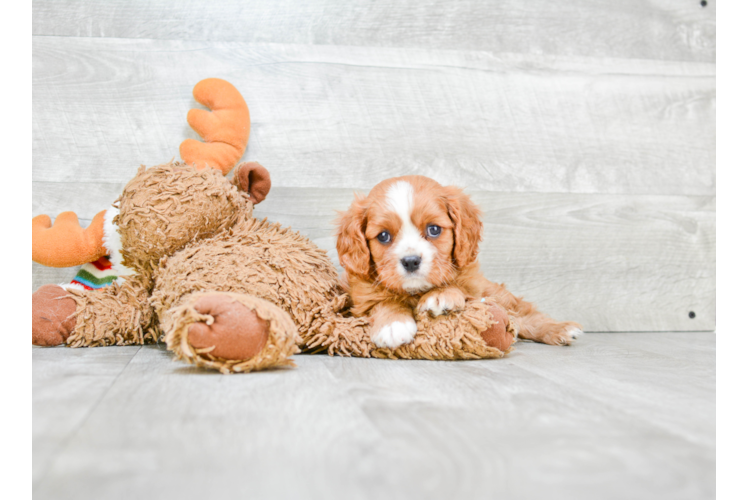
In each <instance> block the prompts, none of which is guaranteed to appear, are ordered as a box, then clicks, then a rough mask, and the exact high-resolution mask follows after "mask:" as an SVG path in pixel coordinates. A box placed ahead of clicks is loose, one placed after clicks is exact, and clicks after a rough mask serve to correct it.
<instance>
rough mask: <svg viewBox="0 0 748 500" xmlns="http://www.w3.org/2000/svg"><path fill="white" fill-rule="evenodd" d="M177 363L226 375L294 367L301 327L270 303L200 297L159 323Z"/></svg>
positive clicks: (225, 296)
mask: <svg viewBox="0 0 748 500" xmlns="http://www.w3.org/2000/svg"><path fill="white" fill-rule="evenodd" d="M160 320H161V325H162V327H163V329H164V332H165V339H166V344H167V347H168V348H169V349H170V350H172V351H174V353H175V354H176V355H177V357H178V358H180V359H184V360H186V361H187V362H189V363H195V364H196V365H198V366H204V367H207V368H213V369H216V370H219V371H221V372H222V373H236V372H248V371H255V370H263V369H267V368H272V367H277V366H284V365H291V366H293V362H292V361H291V360H290V359H288V358H289V357H290V356H291V355H292V354H295V353H297V352H298V351H299V349H298V347H297V344H298V343H299V342H300V340H301V339H300V338H299V336H298V332H297V328H296V325H295V324H294V323H293V321H292V320H291V317H290V316H289V315H288V313H286V312H285V311H283V310H282V309H280V308H279V307H278V306H276V305H274V304H271V303H270V302H268V301H266V300H263V299H259V298H257V297H252V296H249V295H245V294H239V293H230V292H198V293H193V294H190V295H188V296H186V297H185V298H183V299H182V300H181V301H180V304H179V305H178V306H176V307H173V308H171V309H169V310H168V311H165V312H164V313H163V316H162V317H161V318H160Z"/></svg>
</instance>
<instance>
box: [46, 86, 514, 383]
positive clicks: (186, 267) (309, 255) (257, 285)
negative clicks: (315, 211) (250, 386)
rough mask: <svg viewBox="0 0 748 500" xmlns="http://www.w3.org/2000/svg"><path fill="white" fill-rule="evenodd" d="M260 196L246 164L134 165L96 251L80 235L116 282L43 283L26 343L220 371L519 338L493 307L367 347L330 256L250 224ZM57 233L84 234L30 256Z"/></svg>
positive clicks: (425, 320)
mask: <svg viewBox="0 0 748 500" xmlns="http://www.w3.org/2000/svg"><path fill="white" fill-rule="evenodd" d="M224 83H225V82H224ZM269 189H270V179H269V174H268V173H267V171H266V170H265V169H264V168H263V167H261V166H260V165H258V164H256V163H245V164H242V165H240V166H239V167H237V168H236V169H235V174H234V178H233V181H232V182H230V181H229V180H227V179H226V178H225V177H224V176H223V175H222V173H221V171H219V170H217V169H211V168H208V169H203V170H197V169H196V168H194V167H193V166H188V165H186V164H184V163H181V162H175V163H170V164H165V165H159V166H157V167H152V168H149V169H146V168H141V169H140V170H139V171H138V174H137V175H136V176H135V178H133V179H132V180H131V181H130V182H129V183H128V184H127V186H126V187H125V189H124V191H123V193H122V195H121V196H120V198H119V199H118V200H117V201H116V202H115V204H114V205H113V207H112V208H110V209H109V210H107V211H106V213H104V214H103V215H102V216H101V219H102V220H103V224H102V226H103V227H102V230H101V231H98V230H95V228H94V229H91V228H89V229H91V230H90V231H89V230H86V231H87V232H89V233H93V234H103V236H100V238H101V240H102V242H101V243H103V244H101V245H100V246H101V248H100V249H99V248H96V247H95V245H92V244H90V241H88V240H93V239H95V238H88V240H86V238H81V240H82V241H84V242H88V243H87V244H86V245H83V246H84V247H85V252H84V255H85V256H86V258H88V257H89V256H91V257H96V258H99V257H100V256H101V255H109V257H110V259H111V261H112V263H113V265H114V268H115V269H117V270H118V271H119V273H120V275H121V278H120V279H119V280H118V283H115V284H113V285H112V286H110V287H107V288H104V289H101V290H89V291H87V290H79V289H68V290H64V289H63V288H60V287H55V286H52V285H46V286H44V287H42V288H41V289H40V290H39V291H37V293H36V294H34V297H33V301H34V304H33V309H34V311H33V322H34V326H33V336H34V338H33V342H34V344H37V345H57V344H61V343H66V344H67V345H70V346H72V347H83V346H104V345H115V344H116V345H127V344H143V343H147V342H155V341H159V340H160V339H164V340H165V341H166V343H167V346H168V347H169V349H170V350H172V351H174V352H175V353H176V355H177V357H179V358H182V359H185V360H187V361H189V362H192V363H196V364H198V365H201V366H205V367H210V368H214V369H218V370H220V371H222V372H225V373H229V372H241V371H252V370H258V369H263V368H269V367H274V366H282V365H286V364H291V361H290V360H289V359H288V358H289V356H290V355H292V354H294V353H296V352H298V351H299V347H301V348H302V349H303V350H305V351H310V352H327V353H329V354H340V355H347V356H351V355H352V356H366V357H368V356H374V357H392V358H424V359H475V358H489V357H494V358H495V357H502V356H503V355H504V354H505V353H506V352H508V351H509V350H511V344H512V343H513V341H514V338H515V332H514V330H513V327H512V325H511V324H510V322H509V320H508V317H507V316H506V313H505V312H504V311H503V310H501V309H500V308H498V306H495V305H494V304H492V303H491V300H490V297H489V298H487V300H486V301H471V302H468V304H467V305H466V309H465V310H464V311H462V312H460V313H455V314H450V315H448V316H440V317H438V318H432V317H429V316H428V315H422V316H421V317H419V318H418V326H419V332H418V334H417V335H416V338H415V340H414V341H413V342H412V343H410V344H408V345H404V346H401V347H399V348H398V349H395V350H389V349H379V348H377V347H376V346H375V345H374V344H373V343H372V342H371V340H370V339H369V334H368V328H369V326H368V323H367V322H366V320H365V319H361V318H354V317H351V316H350V315H348V314H346V307H347V305H348V304H347V300H348V297H347V296H346V295H345V293H344V292H343V290H342V288H341V286H340V284H339V281H338V276H337V272H336V270H335V267H334V266H333V264H332V262H331V261H330V259H329V258H328V256H327V254H326V253H325V252H324V251H322V250H320V249H319V248H318V247H317V246H316V245H314V243H312V242H311V241H309V240H308V239H307V238H305V237H304V236H302V235H300V234H299V233H296V232H294V231H291V230H290V229H288V228H282V227H280V226H279V225H278V224H270V223H268V222H266V221H259V220H256V219H254V218H253V217H252V211H253V207H254V204H256V203H259V202H261V201H262V199H264V197H265V195H266V194H267V192H268V191H269ZM46 226H47V227H49V224H48V218H47V222H46ZM92 226H93V224H92ZM45 231H47V232H48V233H45ZM54 231H58V234H64V235H65V237H66V238H67V237H68V235H70V234H73V233H76V234H77V233H80V232H81V231H77V230H76V231H73V230H66V226H63V225H61V226H60V227H58V226H57V222H56V224H55V226H53V227H52V228H49V229H44V228H42V229H41V230H39V231H38V232H37V233H35V241H34V246H35V247H36V246H37V241H43V242H44V243H45V244H46V245H47V247H49V248H47V249H46V250H45V251H46V254H45V253H43V252H42V253H39V255H42V254H43V255H50V256H53V257H54V255H56V254H55V252H54V251H53V250H54V248H55V247H54V243H55V240H54V238H53V237H54V236H55V233H54ZM57 242H58V243H60V244H61V243H65V244H64V245H61V246H62V247H64V248H72V247H71V246H70V245H69V244H68V243H69V242H67V241H62V240H59V239H58V241H57ZM50 249H52V250H50ZM73 249H74V250H75V249H77V247H75V248H73ZM68 253H71V254H73V253H74V252H72V251H71V252H68ZM35 255H37V253H35ZM52 260H53V261H54V262H57V261H55V260H54V259H52ZM72 261H74V259H73V260H72ZM42 262H43V260H42ZM64 262H65V263H66V264H67V265H70V264H69V262H71V259H70V258H66V260H65V261H64ZM78 263H82V262H78Z"/></svg>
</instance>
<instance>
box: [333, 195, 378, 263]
mask: <svg viewBox="0 0 748 500" xmlns="http://www.w3.org/2000/svg"><path fill="white" fill-rule="evenodd" d="M337 226H338V230H337V233H336V236H337V239H338V241H337V249H338V259H339V260H340V265H341V266H343V268H344V269H345V270H346V271H348V273H350V274H354V275H357V276H368V275H369V274H370V273H371V254H370V253H369V245H368V244H367V242H366V236H364V231H365V230H366V205H365V198H364V197H363V196H361V195H358V194H356V199H355V200H354V202H353V204H352V205H351V207H350V208H349V209H348V211H346V212H342V213H341V214H340V217H339V218H338V220H337Z"/></svg>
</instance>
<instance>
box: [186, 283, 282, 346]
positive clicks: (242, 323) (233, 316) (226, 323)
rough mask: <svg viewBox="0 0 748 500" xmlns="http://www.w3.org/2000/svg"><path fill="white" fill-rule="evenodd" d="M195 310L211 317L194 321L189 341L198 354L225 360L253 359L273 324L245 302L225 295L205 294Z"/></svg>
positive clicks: (265, 340)
mask: <svg viewBox="0 0 748 500" xmlns="http://www.w3.org/2000/svg"><path fill="white" fill-rule="evenodd" d="M195 310H196V311H197V312H198V313H200V314H202V315H206V316H208V318H207V319H206V320H205V321H198V322H196V323H193V324H192V325H191V326H190V328H189V330H188V332H187V335H188V337H187V338H188V340H189V343H190V344H191V345H192V347H194V348H195V350H197V351H198V353H208V354H210V355H212V356H217V357H219V358H223V359H231V360H245V359H251V358H252V357H254V356H255V355H257V353H259V352H260V351H262V349H263V347H265V344H266V343H267V340H268V331H269V329H270V326H269V323H268V322H267V321H266V320H264V319H262V318H260V317H258V316H257V313H256V312H255V311H253V310H251V309H249V308H248V307H247V306H245V305H244V304H241V303H240V302H237V301H235V300H232V299H230V298H227V297H225V296H221V295H215V296H210V295H209V296H206V297H202V298H201V299H199V300H198V301H197V302H196V303H195Z"/></svg>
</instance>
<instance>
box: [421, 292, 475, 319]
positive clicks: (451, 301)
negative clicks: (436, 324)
mask: <svg viewBox="0 0 748 500" xmlns="http://www.w3.org/2000/svg"><path fill="white" fill-rule="evenodd" d="M463 309H465V295H464V294H463V293H462V292H461V291H460V290H457V289H447V290H439V291H434V292H431V293H427V294H426V295H424V296H423V297H421V301H420V302H419V303H418V312H426V311H428V312H430V313H431V314H432V315H433V316H440V315H442V314H449V313H450V312H453V311H461V310H463Z"/></svg>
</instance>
